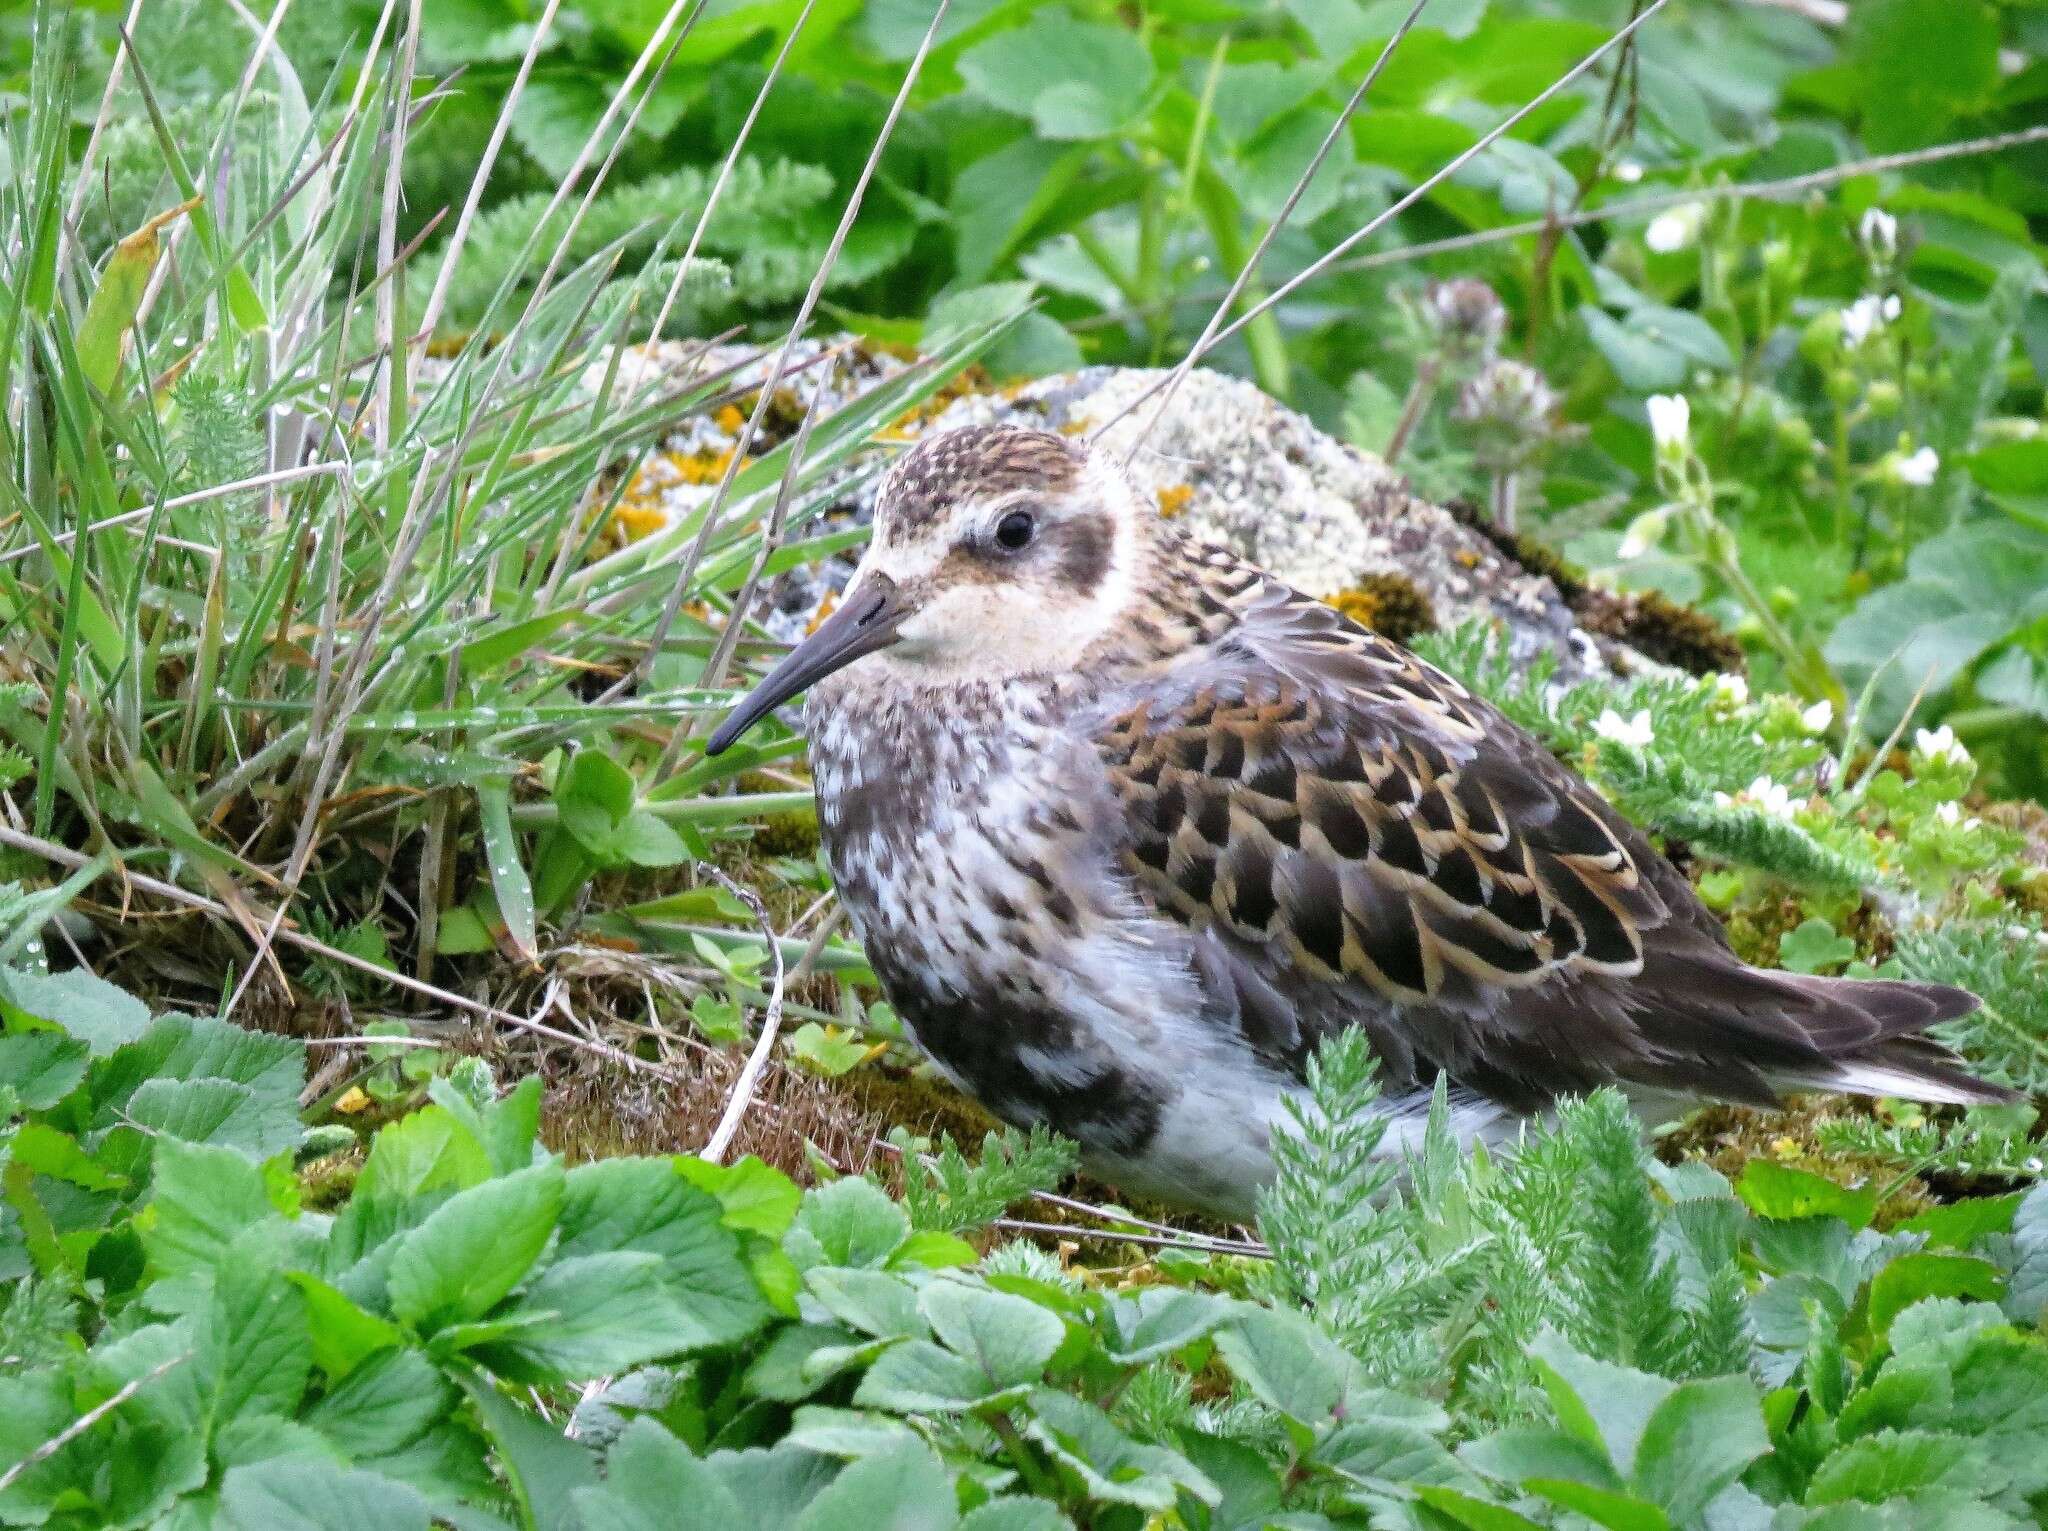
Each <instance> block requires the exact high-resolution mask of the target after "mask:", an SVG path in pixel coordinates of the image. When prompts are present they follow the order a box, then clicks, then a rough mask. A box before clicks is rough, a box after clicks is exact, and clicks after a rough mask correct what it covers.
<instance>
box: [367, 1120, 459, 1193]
mask: <svg viewBox="0 0 2048 1531" xmlns="http://www.w3.org/2000/svg"><path fill="white" fill-rule="evenodd" d="M490 1176H491V1159H490V1154H489V1152H488V1151H487V1150H486V1149H485V1147H484V1145H483V1144H482V1143H480V1142H479V1141H478V1140H477V1138H476V1135H475V1134H474V1133H473V1132H471V1131H470V1130H469V1128H468V1127H466V1126H465V1125H464V1124H463V1123H462V1122H460V1121H458V1120H457V1119H456V1118H455V1117H454V1116H453V1115H452V1114H451V1113H449V1112H448V1111H447V1110H446V1109H445V1108H444V1107H441V1106H428V1107H426V1108H425V1109H423V1110H420V1111H414V1112H410V1113H408V1114H407V1115H405V1116H402V1117H400V1118H399V1119H398V1120H397V1121H395V1122H392V1123H390V1124H389V1125H388V1126H385V1127H382V1128H379V1129H378V1132H377V1136H376V1137H375V1138H373V1139H372V1140H371V1142H370V1154H369V1157H368V1158H367V1159H366V1160H364V1162H363V1169H362V1173H361V1174H360V1175H358V1176H357V1177H356V1188H355V1196H356V1199H357V1200H358V1201H389V1202H405V1201H411V1200H412V1199H414V1198H415V1197H418V1196H423V1195H425V1194H426V1193H427V1192H429V1191H436V1190H441V1189H451V1190H458V1191H460V1190H467V1189H469V1188H470V1187H472V1186H479V1185H482V1184H483V1183H484V1182H485V1181H486V1180H488V1179H490Z"/></svg>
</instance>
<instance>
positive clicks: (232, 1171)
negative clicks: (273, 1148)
mask: <svg viewBox="0 0 2048 1531" xmlns="http://www.w3.org/2000/svg"><path fill="white" fill-rule="evenodd" d="M277 1217H278V1213H277V1210H276V1208H274V1207H272V1206H271V1204H270V1198H269V1197H268V1195H267V1194H265V1192H264V1189H263V1171H262V1170H261V1169H260V1168H258V1167H257V1166H256V1165H255V1164H254V1163H252V1162H251V1161H250V1160H249V1159H247V1158H246V1157H244V1156H243V1155H241V1154H239V1153H236V1152H235V1151H234V1150H232V1149H227V1148H212V1147H208V1146H205V1145H203V1144H197V1143H180V1142H178V1141H177V1140H176V1139H174V1138H167V1139H165V1140H164V1141H163V1142H161V1143H159V1144H158V1145H157V1147H156V1156H155V1178H154V1181H153V1183H152V1185H151V1187H150V1198H149V1213H148V1216H147V1218H146V1219H145V1221H144V1223H143V1225H142V1243H143V1248H144V1249H145V1250H147V1251H148V1253H149V1261H150V1264H151V1265H152V1266H154V1267H155V1268H156V1269H157V1270H158V1271H159V1272H161V1273H162V1274H163V1275H166V1276H182V1275H203V1276H206V1277H208V1278H209V1279H210V1278H211V1276H212V1274H213V1272H214V1270H215V1269H216V1267H218V1266H219V1265H220V1264H221V1263H222V1260H223V1257H224V1256H225V1255H226V1253H227V1250H228V1247H229V1246H230V1245H231V1244H233V1243H234V1242H235V1240H236V1239H237V1238H238V1237H239V1236H240V1235H241V1234H242V1232H243V1231H244V1230H245V1229H248V1228H251V1227H254V1226H255V1225H256V1224H258V1223H262V1222H266V1221H269V1220H270V1219H273V1218H277ZM280 1221H281V1219H280Z"/></svg>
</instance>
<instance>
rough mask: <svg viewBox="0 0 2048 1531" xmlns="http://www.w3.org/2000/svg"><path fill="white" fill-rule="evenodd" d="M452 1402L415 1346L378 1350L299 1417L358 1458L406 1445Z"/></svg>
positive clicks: (443, 1383) (451, 1390)
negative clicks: (407, 1348) (411, 1348)
mask: <svg viewBox="0 0 2048 1531" xmlns="http://www.w3.org/2000/svg"><path fill="white" fill-rule="evenodd" d="M311 1311H312V1310H311V1309H310V1306H309V1312H311ZM313 1316H314V1317H316V1318H317V1317H318V1316H319V1315H318V1314H317V1313H314V1314H313ZM454 1403H455V1389H454V1388H453V1387H452V1386H450V1385H449V1383H448V1381H447V1379H445V1378H444V1377H443V1376H442V1375H441V1373H440V1370H439V1368H437V1367H436V1366H435V1365H434V1364H433V1363H432V1362H431V1361H429V1360H428V1359H427V1358H426V1357H425V1356H423V1355H421V1354H420V1353H419V1352H418V1351H416V1350H383V1351H379V1352H378V1353H377V1354H375V1355H373V1356H371V1357H370V1358H369V1359H368V1360H366V1361H365V1362H363V1364H362V1365H360V1366H358V1367H356V1368H355V1369H354V1370H353V1371H351V1372H349V1374H348V1375H347V1376H346V1377H344V1378H342V1379H341V1381H340V1382H339V1383H337V1384H336V1385H335V1386H333V1387H332V1388H330V1389H328V1391H327V1393H326V1395H325V1396H324V1397H322V1398H321V1399H320V1401H319V1402H318V1403H316V1404H314V1405H313V1407H312V1408H310V1409H308V1410H307V1411H306V1412H305V1414H304V1415H303V1416H301V1417H302V1418H303V1419H304V1420H305V1422H306V1424H307V1425H309V1426H311V1427H312V1428H313V1429H315V1430H317V1431H319V1432H320V1434H321V1435H323V1436H325V1437H326V1438H327V1439H328V1440H329V1441H331V1442H333V1443H334V1445H335V1446H336V1447H338V1448H339V1449H340V1450H341V1451H343V1452H345V1453H346V1454H347V1455H348V1456H350V1457H351V1458H354V1459H356V1460H358V1461H360V1460H362V1459H363V1458H365V1457H377V1456H384V1455H387V1454H388V1453H391V1452H394V1451H400V1450H402V1449H404V1448H405V1447H407V1446H410V1445H411V1444H412V1443H413V1442H414V1441H416V1440H418V1439H419V1438H420V1437H421V1436H422V1435H424V1434H426V1432H427V1429H428V1427H429V1426H431V1425H432V1424H433V1423H434V1422H435V1421H436V1420H438V1419H440V1418H442V1417H443V1416H444V1415H446V1414H447V1413H448V1411H449V1409H451V1408H452V1407H453V1406H454Z"/></svg>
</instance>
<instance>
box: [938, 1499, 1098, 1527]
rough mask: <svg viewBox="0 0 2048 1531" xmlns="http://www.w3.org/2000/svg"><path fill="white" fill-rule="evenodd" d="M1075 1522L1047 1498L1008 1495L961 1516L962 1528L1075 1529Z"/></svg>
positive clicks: (977, 1506)
mask: <svg viewBox="0 0 2048 1531" xmlns="http://www.w3.org/2000/svg"><path fill="white" fill-rule="evenodd" d="M1073 1525H1074V1523H1073V1522H1072V1521H1070V1520H1068V1519H1067V1517H1066V1516H1064V1515H1062V1514H1061V1513H1060V1512H1059V1510H1058V1508H1057V1507H1056V1506H1054V1505H1053V1504H1051V1503H1050V1502H1048V1501H1047V1500H1044V1499H1018V1498H1014V1497H1012V1496H1010V1495H1007V1494H1006V1495H1004V1496H1002V1497H1001V1498H999V1499H991V1500H989V1501H988V1502H987V1503H986V1504H980V1505H976V1506H975V1507H974V1508H973V1509H971V1510H969V1511H968V1512H967V1513H966V1515H964V1516H963V1517H961V1520H960V1531H1073Z"/></svg>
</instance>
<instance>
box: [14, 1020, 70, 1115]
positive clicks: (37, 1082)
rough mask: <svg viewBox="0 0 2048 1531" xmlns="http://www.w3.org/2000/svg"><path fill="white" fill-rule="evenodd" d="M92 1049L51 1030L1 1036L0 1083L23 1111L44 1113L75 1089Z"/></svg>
mask: <svg viewBox="0 0 2048 1531" xmlns="http://www.w3.org/2000/svg"><path fill="white" fill-rule="evenodd" d="M90 1056H91V1050H90V1049H89V1048H88V1047H87V1046H86V1045H85V1043H84V1042H83V1041H82V1040H79V1039H77V1038H74V1037H67V1036H63V1035H61V1034H59V1033H57V1032H54V1031H25V1032H16V1033H13V1034H11V1035H8V1036H0V1084H4V1085H6V1086H7V1087H8V1088H9V1089H12V1090H13V1091H14V1098H15V1099H16V1100H17V1101H18V1102H19V1103H20V1105H21V1107H22V1109H23V1110H25V1111H47V1110H49V1109H50V1108H51V1107H52V1106H54V1105H56V1104H57V1102H58V1101H60V1100H62V1099H63V1098H64V1097H65V1096H67V1095H69V1094H70V1093H71V1092H72V1091H73V1090H75V1089H77V1088H78V1085H79V1082H80V1081H81V1080H83V1079H84V1078H85V1065H86V1060H87V1058H88V1057H90Z"/></svg>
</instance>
